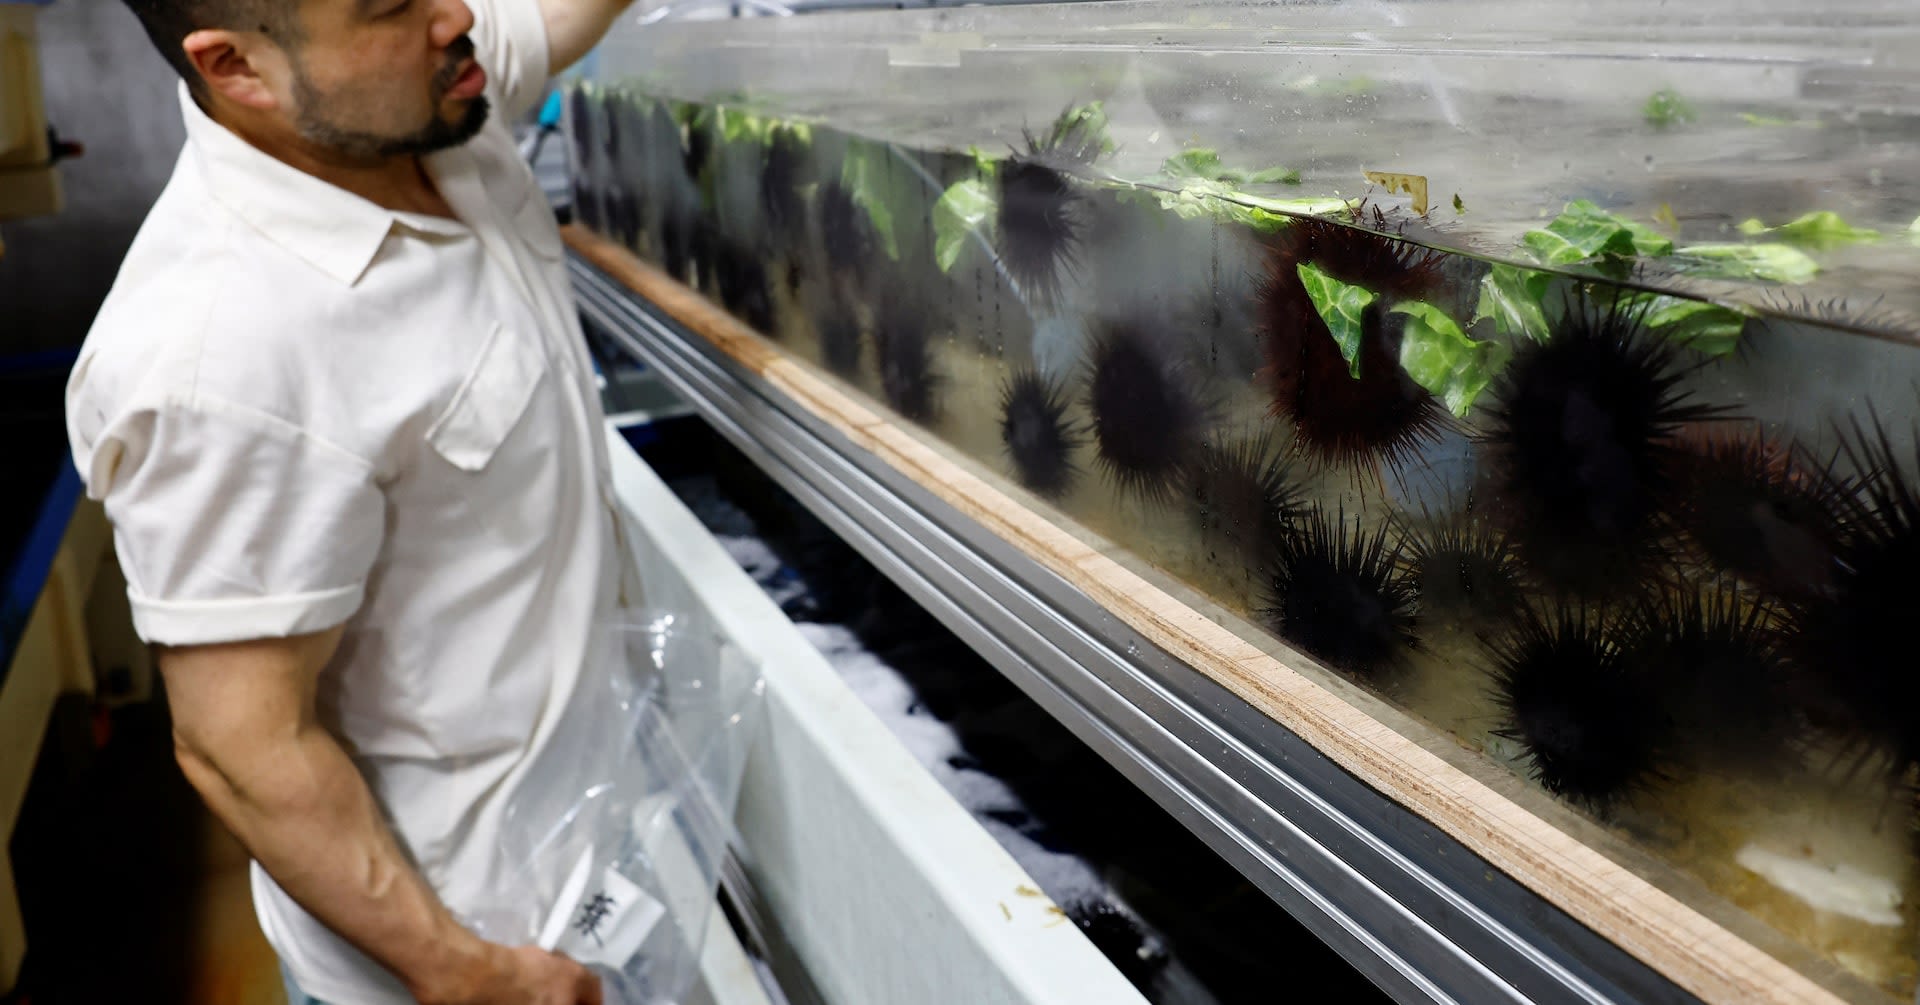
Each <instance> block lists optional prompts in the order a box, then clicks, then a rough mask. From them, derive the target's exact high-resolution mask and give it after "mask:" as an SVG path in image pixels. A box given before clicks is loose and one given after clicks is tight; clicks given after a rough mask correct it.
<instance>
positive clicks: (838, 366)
mask: <svg viewBox="0 0 1920 1005" xmlns="http://www.w3.org/2000/svg"><path fill="white" fill-rule="evenodd" d="M814 330H815V332H816V333H817V334H818V335H819V337H820V361H821V362H823V363H825V364H826V365H827V369H829V370H832V371H833V372H834V373H837V374H839V375H841V376H842V377H851V376H853V375H854V374H856V373H858V372H860V356H861V346H862V342H861V334H860V318H859V315H858V314H856V313H855V312H854V309H853V305H852V304H851V303H849V302H847V300H846V299H845V298H844V297H841V296H839V295H838V294H834V295H830V296H828V297H827V306H826V308H825V309H824V310H822V311H821V313H820V316H819V317H818V318H817V319H816V320H815V321H814Z"/></svg>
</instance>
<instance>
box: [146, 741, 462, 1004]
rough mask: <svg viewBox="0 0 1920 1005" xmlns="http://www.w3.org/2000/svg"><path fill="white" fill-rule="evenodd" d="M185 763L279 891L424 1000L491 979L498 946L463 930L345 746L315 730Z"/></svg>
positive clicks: (191, 755)
mask: <svg viewBox="0 0 1920 1005" xmlns="http://www.w3.org/2000/svg"><path fill="white" fill-rule="evenodd" d="M180 763H181V767H182V768H183V769H184V770H185V772H186V774H187V777H188V779H189V780H190V781H191V782H192V783H193V785H194V787H195V788H197V789H198V790H199V791H200V793H201V795H202V796H203V797H204V798H205V799H206V801H207V803H208V805H209V806H211V807H212V809H213V811H214V813H215V814H216V815H217V816H219V818H220V819H221V821H222V822H224V823H225V824H226V825H227V826H228V828H230V829H231V830H232V831H233V833H234V834H235V835H236V836H237V837H238V838H239V839H240V841H241V843H242V844H244V845H245V846H246V848H247V850H248V851H249V852H250V853H251V854H252V855H253V857H254V858H255V859H256V860H257V861H259V862H260V864H261V866H262V867H263V868H265V869H266V871H267V873H268V874H269V875H271V876H272V877H273V878H274V881H275V882H276V883H278V884H280V887H281V889H283V890H285V891H286V892H287V893H288V895H290V896H291V897H293V899H294V900H296V901H298V902H299V903H300V905H301V906H302V907H304V908H306V910H307V911H308V912H309V913H311V914H312V915H313V916H314V917H316V918H318V919H319V920H320V921H321V922H323V923H324V924H326V925H327V926H328V927H329V928H331V929H333V930H334V931H335V932H337V933H339V935H340V936H341V937H342V938H344V939H346V940H347V941H348V942H351V943H352V944H353V945H354V946H356V947H357V948H359V949H360V950H361V951H362V952H364V953H366V954H367V955H368V956H370V957H372V958H373V959H374V960H376V961H378V962H379V963H381V964H382V965H384V966H386V967H387V968H388V969H389V970H391V971H393V972H394V974H396V975H397V976H398V977H399V978H400V979H401V981H402V982H404V983H405V984H406V985H407V986H408V988H409V990H410V991H412V992H413V994H414V995H415V997H417V998H419V999H421V1000H422V1001H426V1002H435V1001H458V1000H461V999H462V998H463V997H464V996H465V993H464V986H465V985H469V984H471V983H472V982H475V981H478V980H483V979H484V972H485V970H486V969H487V967H488V965H489V963H490V962H491V961H490V960H489V957H488V949H489V947H488V946H486V944H484V943H482V942H481V941H480V940H479V939H478V938H477V937H475V936H474V935H473V934H472V933H470V932H468V931H466V930H465V929H464V928H462V927H461V926H460V925H459V923H458V922H456V921H455V920H454V919H453V917H452V916H451V915H450V914H449V913H448V912H447V910H446V908H445V907H444V906H442V905H441V903H440V901H439V898H438V897H436V896H435V895H434V893H433V890H432V889H431V888H429V887H428V886H427V884H426V882H425V881H424V880H423V879H422V878H421V877H420V875H419V874H418V873H417V872H416V871H415V870H414V869H413V867H412V865H411V864H410V863H409V862H408V861H407V859H406V857H405V855H404V854H403V853H402V852H401V850H400V847H399V844H398V842H396V841H395V839H394V837H393V833H392V831H391V830H390V829H389V828H388V827H387V824H386V821H385V819H384V818H383V817H382V816H381V814H380V812H379V808H378V806H377V805H376V804H375V802H374V799H373V794H372V793H371V792H370V791H369V790H368V789H367V785H366V782H365V781H364V780H363V779H362V778H361V776H360V773H359V772H358V771H357V770H356V769H355V768H354V765H353V763H352V761H350V760H349V759H348V758H347V755H346V752H345V751H343V750H342V749H341V748H340V746H339V744H338V743H336V742H335V741H334V740H333V738H332V737H330V736H328V735H327V734H326V733H325V732H323V731H322V730H320V729H318V728H308V729H304V730H301V731H300V732H298V733H294V734H291V735H288V736H286V737H285V738H283V739H278V740H276V741H275V742H274V743H273V744H272V746H271V747H270V748H268V749H255V750H252V751H250V752H249V754H248V756H246V757H244V758H238V757H235V758H227V759H221V758H219V757H218V756H217V755H208V754H206V753H204V752H199V751H194V750H191V749H189V748H187V747H185V746H182V747H181V748H180Z"/></svg>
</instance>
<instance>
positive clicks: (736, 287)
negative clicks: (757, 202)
mask: <svg viewBox="0 0 1920 1005" xmlns="http://www.w3.org/2000/svg"><path fill="white" fill-rule="evenodd" d="M713 261H714V266H715V274H714V285H715V286H716V287H717V288H718V290H719V295H720V303H721V304H722V305H723V306H725V307H726V309H727V312H728V313H730V314H732V315H733V316H734V317H736V318H739V319H740V320H741V321H743V322H745V323H746V325H747V327H749V328H752V329H753V330H754V331H757V332H759V333H760V334H762V335H767V336H776V337H777V336H778V335H779V328H778V325H777V324H776V319H775V317H774V311H773V288H772V285H771V283H770V281H769V280H768V278H767V270H766V266H764V265H762V264H761V263H760V258H759V256H757V255H755V254H754V253H753V252H752V251H751V250H750V249H748V248H745V247H743V246H741V245H739V244H737V243H734V242H730V241H723V242H721V243H720V245H719V249H718V251H716V252H715V254H714V259H713Z"/></svg>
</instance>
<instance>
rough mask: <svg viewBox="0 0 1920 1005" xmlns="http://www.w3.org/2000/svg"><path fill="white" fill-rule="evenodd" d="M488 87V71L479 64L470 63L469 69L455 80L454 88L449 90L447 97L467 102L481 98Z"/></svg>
mask: <svg viewBox="0 0 1920 1005" xmlns="http://www.w3.org/2000/svg"><path fill="white" fill-rule="evenodd" d="M486 87H487V71H485V70H482V69H481V68H480V64H479V63H477V62H474V63H468V64H467V68H466V69H465V70H463V71H462V72H461V74H460V75H459V76H458V77H455V78H453V86H451V87H449V88H447V97H449V98H456V99H459V100H461V101H466V100H469V99H472V98H477V97H479V96H480V92H481V91H484V90H486Z"/></svg>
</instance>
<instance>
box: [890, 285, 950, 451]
mask: <svg viewBox="0 0 1920 1005" xmlns="http://www.w3.org/2000/svg"><path fill="white" fill-rule="evenodd" d="M930 337H931V333H930V332H929V331H928V322H927V311H926V308H925V306H924V305H922V304H920V303H918V302H917V301H916V300H915V299H914V298H913V297H912V296H910V295H908V294H906V293H905V292H903V291H900V290H895V291H892V292H890V293H888V294H887V295H886V296H883V297H882V298H881V299H880V303H879V306H878V309H877V310H876V311H875V314H874V319H873V348H874V360H875V362H877V363H878V364H879V368H880V390H881V392H882V393H884V394H885V395H886V398H887V403H888V404H890V405H892V406H893V408H894V410H895V411H897V412H899V413H900V414H901V415H904V416H906V417H907V418H909V419H912V420H914V421H916V422H930V421H932V420H933V419H934V418H935V417H936V416H938V414H939V411H940V400H939V394H940V389H941V387H942V386H943V385H944V384H945V383H946V380H945V378H943V377H942V376H941V375H940V374H938V373H936V372H935V371H934V367H933V354H932V346H931V345H930V344H929V343H930Z"/></svg>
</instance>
